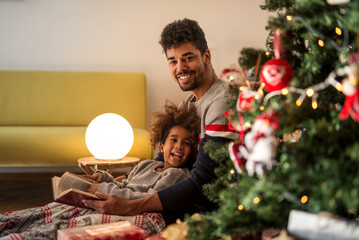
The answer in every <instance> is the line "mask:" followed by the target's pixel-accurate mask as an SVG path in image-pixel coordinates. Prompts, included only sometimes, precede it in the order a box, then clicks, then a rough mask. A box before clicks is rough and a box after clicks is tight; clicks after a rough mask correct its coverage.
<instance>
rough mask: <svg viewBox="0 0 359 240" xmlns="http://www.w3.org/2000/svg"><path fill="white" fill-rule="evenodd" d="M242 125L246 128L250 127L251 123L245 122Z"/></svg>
mask: <svg viewBox="0 0 359 240" xmlns="http://www.w3.org/2000/svg"><path fill="white" fill-rule="evenodd" d="M244 125H245V126H246V127H247V128H250V127H251V126H252V124H251V123H250V122H245V123H244Z"/></svg>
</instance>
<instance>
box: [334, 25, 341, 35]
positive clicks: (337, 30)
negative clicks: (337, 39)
mask: <svg viewBox="0 0 359 240" xmlns="http://www.w3.org/2000/svg"><path fill="white" fill-rule="evenodd" d="M335 33H336V34H337V35H339V36H340V35H342V30H341V29H340V28H338V27H336V28H335Z"/></svg>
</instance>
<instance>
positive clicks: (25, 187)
mask: <svg viewBox="0 0 359 240" xmlns="http://www.w3.org/2000/svg"><path fill="white" fill-rule="evenodd" d="M54 175H59V173H1V174H0V213H2V212H8V211H14V210H20V209H24V208H32V207H39V206H43V205H45V204H47V203H50V202H52V190H51V178H52V177H53V176H54ZM60 175H61V173H60Z"/></svg>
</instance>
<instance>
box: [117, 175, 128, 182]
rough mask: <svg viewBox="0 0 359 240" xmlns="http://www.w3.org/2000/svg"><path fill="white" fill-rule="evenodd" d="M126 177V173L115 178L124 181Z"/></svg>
mask: <svg viewBox="0 0 359 240" xmlns="http://www.w3.org/2000/svg"><path fill="white" fill-rule="evenodd" d="M125 179H127V177H126V176H125V175H122V176H119V177H117V178H115V180H116V181H117V182H122V180H125Z"/></svg>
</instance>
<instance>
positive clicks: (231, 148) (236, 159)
mask: <svg viewBox="0 0 359 240" xmlns="http://www.w3.org/2000/svg"><path fill="white" fill-rule="evenodd" d="M243 145H244V144H243V143H240V142H231V143H229V145H228V152H229V156H230V158H231V160H232V163H233V166H234V168H235V169H236V171H237V172H238V173H239V174H241V173H242V168H243V166H244V165H245V164H246V161H247V160H246V159H245V158H244V156H243V155H242V153H241V152H240V151H239V148H240V146H243Z"/></svg>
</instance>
